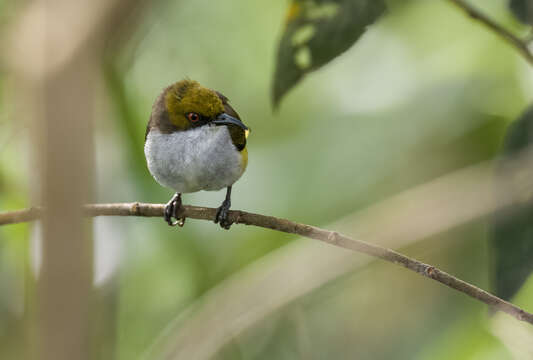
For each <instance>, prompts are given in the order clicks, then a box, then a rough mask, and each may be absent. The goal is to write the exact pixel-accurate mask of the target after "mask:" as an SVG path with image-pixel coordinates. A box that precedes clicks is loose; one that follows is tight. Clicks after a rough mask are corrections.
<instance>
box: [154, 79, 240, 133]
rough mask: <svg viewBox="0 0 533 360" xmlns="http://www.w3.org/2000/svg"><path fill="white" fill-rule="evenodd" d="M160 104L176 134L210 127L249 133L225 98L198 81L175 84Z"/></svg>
mask: <svg viewBox="0 0 533 360" xmlns="http://www.w3.org/2000/svg"><path fill="white" fill-rule="evenodd" d="M162 100H164V104H165V108H166V110H167V113H168V119H169V121H170V123H171V124H172V125H174V126H175V127H176V128H177V130H181V131H185V130H189V129H192V128H196V127H200V126H204V125H207V124H212V125H227V126H230V127H233V126H238V127H240V128H241V129H242V130H244V131H245V132H247V131H248V128H247V127H246V125H244V124H243V123H242V121H241V120H240V118H239V115H237V113H236V112H235V110H233V108H231V106H229V104H228V101H227V100H228V99H227V98H226V97H225V96H224V95H222V94H220V93H218V92H216V91H214V90H211V89H208V88H206V87H203V86H202V85H200V84H199V83H198V82H197V81H193V80H188V79H187V80H181V81H178V82H177V83H175V84H173V85H171V86H170V87H168V88H167V89H166V92H165V94H164V99H162ZM242 130H241V131H242Z"/></svg>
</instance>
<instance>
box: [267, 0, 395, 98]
mask: <svg viewBox="0 0 533 360" xmlns="http://www.w3.org/2000/svg"><path fill="white" fill-rule="evenodd" d="M384 11H385V3H384V1H383V0H293V1H292V2H291V4H290V5H289V9H288V13H287V18H286V27H285V32H284V33H283V36H282V38H281V40H280V43H279V47H278V55H277V57H278V58H277V65H276V72H275V74H274V84H273V102H274V106H277V105H278V104H279V101H280V100H281V98H282V97H283V96H284V95H285V94H286V93H287V92H288V91H289V90H290V89H291V88H292V87H293V86H294V85H296V83H298V81H300V79H301V78H302V77H303V76H304V75H305V74H307V73H309V72H311V71H314V70H316V69H318V68H319V67H321V66H322V65H324V64H326V63H328V62H329V61H331V60H332V59H334V58H335V57H337V56H338V55H340V54H342V53H343V52H344V51H346V50H347V49H348V48H350V46H352V44H353V43H354V42H355V41H357V39H359V37H360V36H361V35H362V34H363V33H364V32H365V30H366V27H367V26H368V25H370V24H372V23H373V22H374V21H376V20H377V19H378V18H379V16H380V15H381V14H383V12H384Z"/></svg>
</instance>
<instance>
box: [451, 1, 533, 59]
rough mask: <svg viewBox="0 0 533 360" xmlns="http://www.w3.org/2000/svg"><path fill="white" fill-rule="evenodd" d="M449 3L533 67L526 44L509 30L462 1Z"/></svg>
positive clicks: (530, 54)
mask: <svg viewBox="0 0 533 360" xmlns="http://www.w3.org/2000/svg"><path fill="white" fill-rule="evenodd" d="M449 1H450V2H451V3H453V4H455V5H456V6H457V7H459V8H460V9H461V10H463V11H464V12H465V13H466V14H468V16H470V17H471V18H472V19H474V20H477V21H479V22H480V23H482V24H483V25H485V26H486V27H487V28H489V29H490V30H491V31H493V32H494V33H496V34H497V35H498V36H500V37H501V38H503V39H504V40H505V41H507V43H509V44H510V45H511V46H513V47H514V48H515V49H516V50H518V52H519V53H520V54H521V55H522V56H523V57H524V59H526V60H527V61H528V62H529V63H530V64H531V65H533V54H532V53H531V51H529V48H528V45H527V42H525V41H524V40H522V39H520V38H519V37H518V36H516V35H514V34H513V33H511V32H510V31H509V30H507V29H505V28H504V27H503V26H501V25H500V24H498V23H496V22H495V21H494V20H492V19H490V18H489V17H487V16H486V15H485V14H483V13H481V12H480V11H479V10H478V9H476V8H474V7H472V6H471V5H470V4H468V3H467V2H466V1H464V0H449Z"/></svg>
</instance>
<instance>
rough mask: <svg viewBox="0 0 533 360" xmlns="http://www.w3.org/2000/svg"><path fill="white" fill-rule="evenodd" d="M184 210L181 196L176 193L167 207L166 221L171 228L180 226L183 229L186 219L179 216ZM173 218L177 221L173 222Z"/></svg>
mask: <svg viewBox="0 0 533 360" xmlns="http://www.w3.org/2000/svg"><path fill="white" fill-rule="evenodd" d="M181 208H182V204H181V194H180V193H175V194H174V196H173V197H172V199H170V201H169V202H168V203H167V205H166V206H165V215H164V218H165V221H166V222H167V224H169V225H170V226H176V225H178V226H180V227H182V226H183V225H184V224H185V217H178V214H179V212H180V210H181ZM172 218H175V219H176V221H173V220H172Z"/></svg>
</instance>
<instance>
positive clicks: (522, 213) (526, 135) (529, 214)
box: [491, 106, 533, 300]
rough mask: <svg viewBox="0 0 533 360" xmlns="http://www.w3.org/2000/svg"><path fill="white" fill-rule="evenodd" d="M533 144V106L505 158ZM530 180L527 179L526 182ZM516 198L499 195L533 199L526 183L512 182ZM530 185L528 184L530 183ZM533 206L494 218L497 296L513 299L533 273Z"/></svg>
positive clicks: (513, 129) (509, 140) (516, 127)
mask: <svg viewBox="0 0 533 360" xmlns="http://www.w3.org/2000/svg"><path fill="white" fill-rule="evenodd" d="M532 143H533V106H530V107H529V109H528V110H527V111H526V112H525V113H524V114H523V115H522V116H521V117H520V118H519V119H518V120H517V121H516V122H515V123H514V124H512V125H511V126H510V128H509V130H508V132H507V135H506V139H505V143H504V146H503V155H504V156H505V157H510V156H513V155H515V154H517V153H518V152H520V151H521V150H524V149H525V148H526V147H527V146H528V145H530V144H532ZM505 170H506V168H505V167H504V166H500V168H499V169H498V172H499V173H500V174H505ZM526 180H527V179H526ZM510 181H512V184H511V185H512V188H513V191H514V192H516V194H509V193H508V187H507V186H506V190H507V192H506V193H499V194H498V196H505V197H508V196H517V197H522V198H526V199H529V198H531V197H532V194H530V193H527V192H525V191H524V190H523V188H524V187H523V186H520V183H522V184H523V183H524V179H518V178H516V179H511V180H510ZM526 182H527V181H526ZM532 219H533V204H532V202H531V201H524V205H521V206H515V208H513V209H511V210H509V211H508V212H507V213H500V214H497V216H495V217H494V220H493V224H492V233H491V246H492V251H493V269H492V272H493V282H494V290H495V292H496V295H498V296H500V297H502V298H503V299H506V300H508V299H510V298H511V297H512V296H513V295H514V294H515V293H516V292H517V291H518V290H519V289H520V287H521V286H522V285H523V284H524V282H525V281H526V279H527V278H528V276H529V275H530V274H531V272H532V271H533V261H532V260H531V259H533V221H532Z"/></svg>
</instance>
